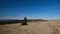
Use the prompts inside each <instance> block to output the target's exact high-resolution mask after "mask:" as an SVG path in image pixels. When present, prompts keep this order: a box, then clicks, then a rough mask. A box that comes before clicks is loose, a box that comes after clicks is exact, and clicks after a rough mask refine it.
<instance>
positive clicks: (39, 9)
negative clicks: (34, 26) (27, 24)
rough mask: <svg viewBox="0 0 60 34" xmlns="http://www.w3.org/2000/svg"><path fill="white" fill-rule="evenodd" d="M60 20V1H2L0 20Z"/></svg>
mask: <svg viewBox="0 0 60 34" xmlns="http://www.w3.org/2000/svg"><path fill="white" fill-rule="evenodd" d="M25 16H26V17H27V18H28V19H60V0H0V19H23V18H24V17H25Z"/></svg>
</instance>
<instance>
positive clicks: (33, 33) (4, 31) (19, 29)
mask: <svg viewBox="0 0 60 34" xmlns="http://www.w3.org/2000/svg"><path fill="white" fill-rule="evenodd" d="M0 34H60V20H58V21H57V20H56V21H46V22H41V21H37V22H28V25H25V26H21V23H17V24H6V25H0Z"/></svg>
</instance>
